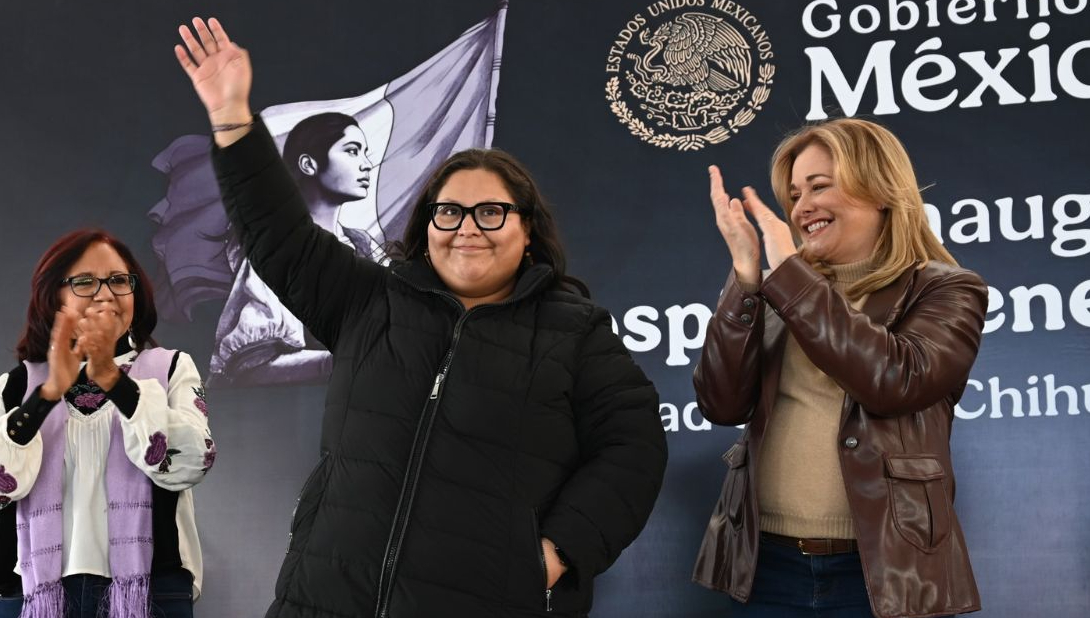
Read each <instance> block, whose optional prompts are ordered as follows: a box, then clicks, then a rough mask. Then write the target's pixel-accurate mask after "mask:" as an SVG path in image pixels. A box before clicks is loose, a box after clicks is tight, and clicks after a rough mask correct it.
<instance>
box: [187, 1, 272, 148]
mask: <svg viewBox="0 0 1090 618" xmlns="http://www.w3.org/2000/svg"><path fill="white" fill-rule="evenodd" d="M193 32H196V35H195V36H194V34H193ZM178 33H179V34H180V35H181V37H182V42H183V43H185V46H184V47H183V46H182V45H175V46H174V55H175V56H176V57H177V58H178V63H179V64H181V65H182V69H184V70H185V72H186V75H188V76H189V79H190V80H192V81H193V89H194V90H196V91H197V96H198V97H200V99H201V103H204V107H205V109H206V110H207V111H208V118H209V120H211V121H212V125H213V127H217V128H219V127H225V126H234V125H241V126H239V127H238V128H236V129H230V130H216V131H215V134H216V143H217V144H219V145H220V146H226V145H229V144H230V143H232V142H234V141H236V140H238V139H239V138H240V137H242V136H243V135H245V134H246V133H247V132H248V130H249V123H250V122H251V121H252V119H253V114H252V113H251V111H250V101H249V99H250V85H251V83H252V81H253V69H252V67H251V65H250V55H249V54H248V53H246V50H244V49H242V48H241V47H239V46H238V45H235V44H234V43H232V42H231V39H230V38H229V37H228V36H227V32H226V31H225V30H224V29H223V26H222V25H221V24H220V23H219V21H218V20H217V19H215V18H212V19H209V20H208V23H207V24H205V22H204V20H203V19H201V18H199V17H194V18H193V31H190V29H189V28H188V27H187V26H184V25H183V26H179V27H178ZM224 142H225V143H224Z"/></svg>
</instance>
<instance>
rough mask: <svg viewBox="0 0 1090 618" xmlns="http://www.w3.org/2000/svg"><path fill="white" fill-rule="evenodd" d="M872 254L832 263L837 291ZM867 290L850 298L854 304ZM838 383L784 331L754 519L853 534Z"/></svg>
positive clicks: (788, 529)
mask: <svg viewBox="0 0 1090 618" xmlns="http://www.w3.org/2000/svg"><path fill="white" fill-rule="evenodd" d="M872 262H873V259H872V258H868V259H866V260H863V261H860V262H853V263H851V264H843V265H836V266H832V270H833V277H832V280H833V288H834V289H836V290H837V291H838V292H840V293H843V292H844V290H845V289H847V288H848V286H850V285H851V284H852V283H854V282H856V281H859V280H860V279H862V278H863V277H864V276H865V275H867V274H868V273H869V272H870V269H871V265H872ZM866 299H867V297H866V296H863V297H862V298H860V299H858V300H856V301H854V302H852V303H851V304H852V307H854V308H855V309H859V308H861V307H862V306H863V303H864V302H866ZM843 404H844V390H843V389H841V388H840V386H838V385H837V383H836V382H834V381H833V379H832V378H830V377H829V376H827V375H825V374H824V373H823V372H822V371H821V370H820V369H818V368H817V367H815V366H814V364H813V363H811V362H810V359H809V358H807V356H806V354H805V353H804V352H803V351H802V348H800V347H799V344H798V342H797V341H795V338H794V336H792V335H791V334H790V332H788V334H787V343H786V348H785V349H784V356H783V367H782V371H781V373H780V384H779V390H778V391H777V393H776V402H775V404H774V406H773V408H772V415H771V417H770V418H769V420H768V427H767V429H766V430H765V436H764V440H763V443H762V450H761V457H760V462H761V464H760V466H759V467H758V469H757V496H758V503H759V509H760V526H761V530H762V531H764V532H771V533H774V534H782V535H786V536H793V537H801V538H832V539H850V538H855V530H854V529H853V527H852V514H851V510H850V509H849V508H848V497H847V493H846V492H845V490H844V479H843V477H842V476H841V473H840V459H839V455H838V451H837V449H838V446H839V441H838V431H839V429H840V410H841V408H842V407H843Z"/></svg>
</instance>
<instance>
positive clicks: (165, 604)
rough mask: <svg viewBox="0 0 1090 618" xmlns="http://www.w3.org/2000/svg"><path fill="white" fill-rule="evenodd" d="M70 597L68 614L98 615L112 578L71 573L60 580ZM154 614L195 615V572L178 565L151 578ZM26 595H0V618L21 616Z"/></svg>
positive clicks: (74, 617) (160, 617) (169, 617)
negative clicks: (192, 572)
mask: <svg viewBox="0 0 1090 618" xmlns="http://www.w3.org/2000/svg"><path fill="white" fill-rule="evenodd" d="M61 583H62V584H63V585H64V592H65V595H67V597H68V616H67V617H66V618H96V616H97V612H98V606H99V604H100V603H101V601H102V595H103V594H104V593H105V592H106V588H107V587H108V586H109V585H110V580H109V579H108V578H106V577H99V576H97V575H69V576H68V577H65V578H64V579H62V580H61ZM150 587H151V615H152V616H154V618H193V576H192V575H190V574H189V571H186V570H184V569H177V570H174V571H170V572H167V573H162V574H158V575H153V576H152V578H151V585H150ZM22 609H23V597H4V598H0V618H18V617H19V612H20V611H21V610H22Z"/></svg>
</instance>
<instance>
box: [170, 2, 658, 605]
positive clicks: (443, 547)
mask: <svg viewBox="0 0 1090 618" xmlns="http://www.w3.org/2000/svg"><path fill="white" fill-rule="evenodd" d="M194 27H195V30H196V35H194V34H193V33H191V32H190V30H189V29H188V28H186V27H184V26H183V27H182V28H181V33H182V39H183V43H184V46H182V45H179V46H177V48H176V49H175V52H176V54H177V57H178V60H179V62H180V63H181V65H182V67H183V68H184V69H185V71H186V73H187V74H188V75H189V77H190V78H191V79H192V81H193V86H194V88H195V90H196V91H197V94H198V96H199V97H200V99H201V101H202V103H204V105H205V107H206V108H207V110H208V114H209V118H210V120H211V122H212V130H213V131H214V132H215V149H214V152H213V163H214V165H215V168H216V173H217V177H218V180H219V185H220V191H221V192H222V194H223V202H224V204H225V205H226V208H227V214H228V217H229V218H230V220H231V224H232V225H233V226H234V228H235V229H236V230H237V232H238V234H239V237H240V239H241V243H242V247H243V249H244V250H245V252H246V255H247V257H248V258H249V260H250V262H251V264H252V265H253V268H254V270H255V271H256V272H257V273H258V274H259V275H260V276H261V278H262V279H263V280H264V281H265V282H266V283H267V284H268V285H269V287H270V288H271V289H272V290H273V291H275V292H276V294H277V295H278V296H279V297H280V299H281V300H282V301H283V303H284V305H285V306H286V307H287V308H288V309H289V310H290V311H291V312H292V313H294V314H295V315H296V316H297V317H298V318H299V319H300V320H302V322H303V324H304V325H306V327H307V328H308V329H309V330H310V332H311V333H312V334H313V335H314V336H315V337H317V338H318V339H319V340H320V341H321V342H322V343H323V344H324V345H325V346H326V347H327V348H328V349H329V350H330V351H331V352H332V354H333V371H332V376H331V378H330V384H329V391H328V396H327V399H326V409H325V415H324V418H322V421H321V422H322V423H323V427H322V429H323V431H322V439H321V453H322V456H321V459H320V461H319V462H318V465H317V467H316V468H315V469H314V471H313V472H312V473H311V475H310V479H309V480H308V481H307V482H306V484H305V485H304V487H303V490H302V493H301V495H300V497H299V500H298V503H297V504H298V505H297V507H296V511H295V515H294V518H293V521H292V527H291V532H292V534H291V535H290V537H289V538H290V540H289V545H288V552H287V556H286V558H285V559H284V565H283V568H282V569H281V572H280V578H279V581H278V582H277V586H276V599H275V601H274V602H273V604H272V607H271V608H270V609H269V612H268V614H267V615H268V616H270V617H283V618H286V617H289V616H300V617H302V616H306V617H308V618H319V617H328V618H333V617H339V616H370V615H375V616H400V617H431V616H506V617H529V616H542V615H546V614H545V612H550V611H551V612H552V613H553V615H557V616H585V615H586V614H587V612H588V611H589V609H590V605H591V587H592V581H593V579H594V577H595V576H596V575H598V574H599V573H601V572H602V571H604V570H605V569H606V568H608V567H609V566H610V564H612V563H613V561H614V560H616V559H617V557H618V555H619V554H620V552H621V550H622V549H623V548H624V547H626V546H627V545H628V544H629V543H631V542H632V541H633V540H634V539H635V538H636V535H637V534H638V533H639V532H640V530H641V529H642V528H643V525H644V523H645V522H646V521H647V517H648V516H649V515H650V513H651V507H652V506H653V504H654V502H655V498H656V496H657V494H658V491H659V487H660V485H661V482H662V475H663V471H664V468H665V464H666V443H665V439H664V435H663V430H662V425H661V422H660V420H659V415H658V397H657V395H656V393H655V389H654V387H653V386H652V385H651V383H650V382H649V381H648V380H647V378H646V377H645V376H644V375H643V372H642V371H640V369H639V368H638V367H637V366H636V364H635V363H634V362H633V361H632V359H631V358H630V357H629V355H628V353H627V351H626V350H625V348H624V346H623V345H622V343H621V341H620V340H619V339H618V338H617V336H616V335H615V334H614V333H613V331H612V328H611V321H610V317H609V314H608V313H607V312H606V311H605V310H604V309H601V308H600V307H596V306H595V305H593V304H591V303H590V301H588V300H587V299H586V298H585V294H584V292H585V287H583V286H582V285H581V284H575V283H574V280H572V279H570V278H569V277H567V276H566V274H565V259H564V252H563V249H562V248H561V246H560V242H559V240H558V235H557V230H556V226H555V223H554V221H553V217H552V214H551V213H550V211H549V209H548V207H547V206H546V204H545V203H544V201H543V200H542V198H541V195H540V193H539V192H538V190H537V187H536V185H535V183H534V181H533V179H532V178H531V177H530V175H529V174H528V173H527V171H526V170H525V168H523V167H522V165H521V164H519V163H518V162H517V161H515V159H514V158H512V157H511V156H510V155H507V154H504V153H502V152H499V151H496V150H469V151H465V152H461V153H458V154H455V155H454V156H452V157H451V158H450V159H448V160H447V161H445V162H443V163H440V164H439V165H438V167H437V169H435V171H434V172H432V173H431V175H430V177H428V178H427V180H426V181H425V183H424V186H423V190H422V191H421V192H420V195H419V197H418V198H417V200H416V202H415V205H414V207H413V210H412V212H411V214H410V218H409V222H408V226H407V229H406V232H405V237H404V240H403V243H401V245H400V246H399V247H397V250H396V251H395V252H394V253H393V254H392V257H394V258H395V259H394V261H393V263H392V265H391V266H390V267H388V268H387V267H384V266H381V265H379V264H376V263H374V262H372V261H370V260H366V259H362V258H359V257H357V256H356V255H354V253H353V251H352V249H351V248H350V247H347V246H345V245H344V244H343V243H341V242H340V241H339V240H337V238H336V237H335V236H333V235H332V234H330V233H328V232H326V231H325V230H322V229H321V228H319V227H318V226H317V225H316V224H315V223H314V222H313V221H312V220H311V218H310V216H309V215H308V213H307V208H306V204H305V203H304V201H303V199H302V198H301V196H300V194H299V190H298V188H297V187H296V185H295V184H294V183H293V182H292V180H291V177H290V176H289V175H288V172H287V170H286V169H285V167H284V164H283V162H282V161H281V159H280V156H279V155H278V153H277V150H276V146H275V145H274V143H273V140H272V139H271V137H270V136H269V133H268V131H267V130H266V128H265V126H264V124H263V123H262V122H261V119H260V118H259V117H256V116H253V115H252V113H251V111H250V107H249V102H248V97H249V90H250V78H251V69H250V63H249V58H248V56H247V55H246V53H245V52H244V51H243V50H242V49H240V48H239V47H237V46H236V45H234V44H233V43H231V41H230V40H229V39H228V37H227V34H226V32H224V30H223V28H222V27H221V26H220V25H219V23H217V22H216V21H215V20H211V21H210V22H209V23H208V25H206V24H205V23H204V21H202V20H199V19H197V20H194ZM421 173H424V171H423V170H422V171H421ZM315 422H318V419H317V417H316V418H315Z"/></svg>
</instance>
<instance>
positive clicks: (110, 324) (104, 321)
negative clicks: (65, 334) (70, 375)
mask: <svg viewBox="0 0 1090 618" xmlns="http://www.w3.org/2000/svg"><path fill="white" fill-rule="evenodd" d="M76 326H77V327H78V328H79V337H77V339H76V345H77V346H78V347H79V349H80V351H81V352H83V354H84V355H85V356H86V357H87V377H88V378H90V379H92V380H94V381H95V382H96V383H98V385H99V386H101V387H102V389H103V390H107V391H108V390H110V389H111V388H113V387H114V384H117V380H118V378H119V377H121V372H120V370H119V369H118V368H117V363H115V362H114V352H115V351H116V349H117V340H118V339H120V338H121V336H122V335H123V334H124V333H125V325H124V324H123V323H122V322H121V320H120V319H119V318H118V314H117V311H116V310H114V309H110V308H108V307H98V306H94V305H92V306H90V307H88V308H87V309H86V310H85V311H84V313H83V317H82V318H80V320H79V322H77V324H76Z"/></svg>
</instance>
